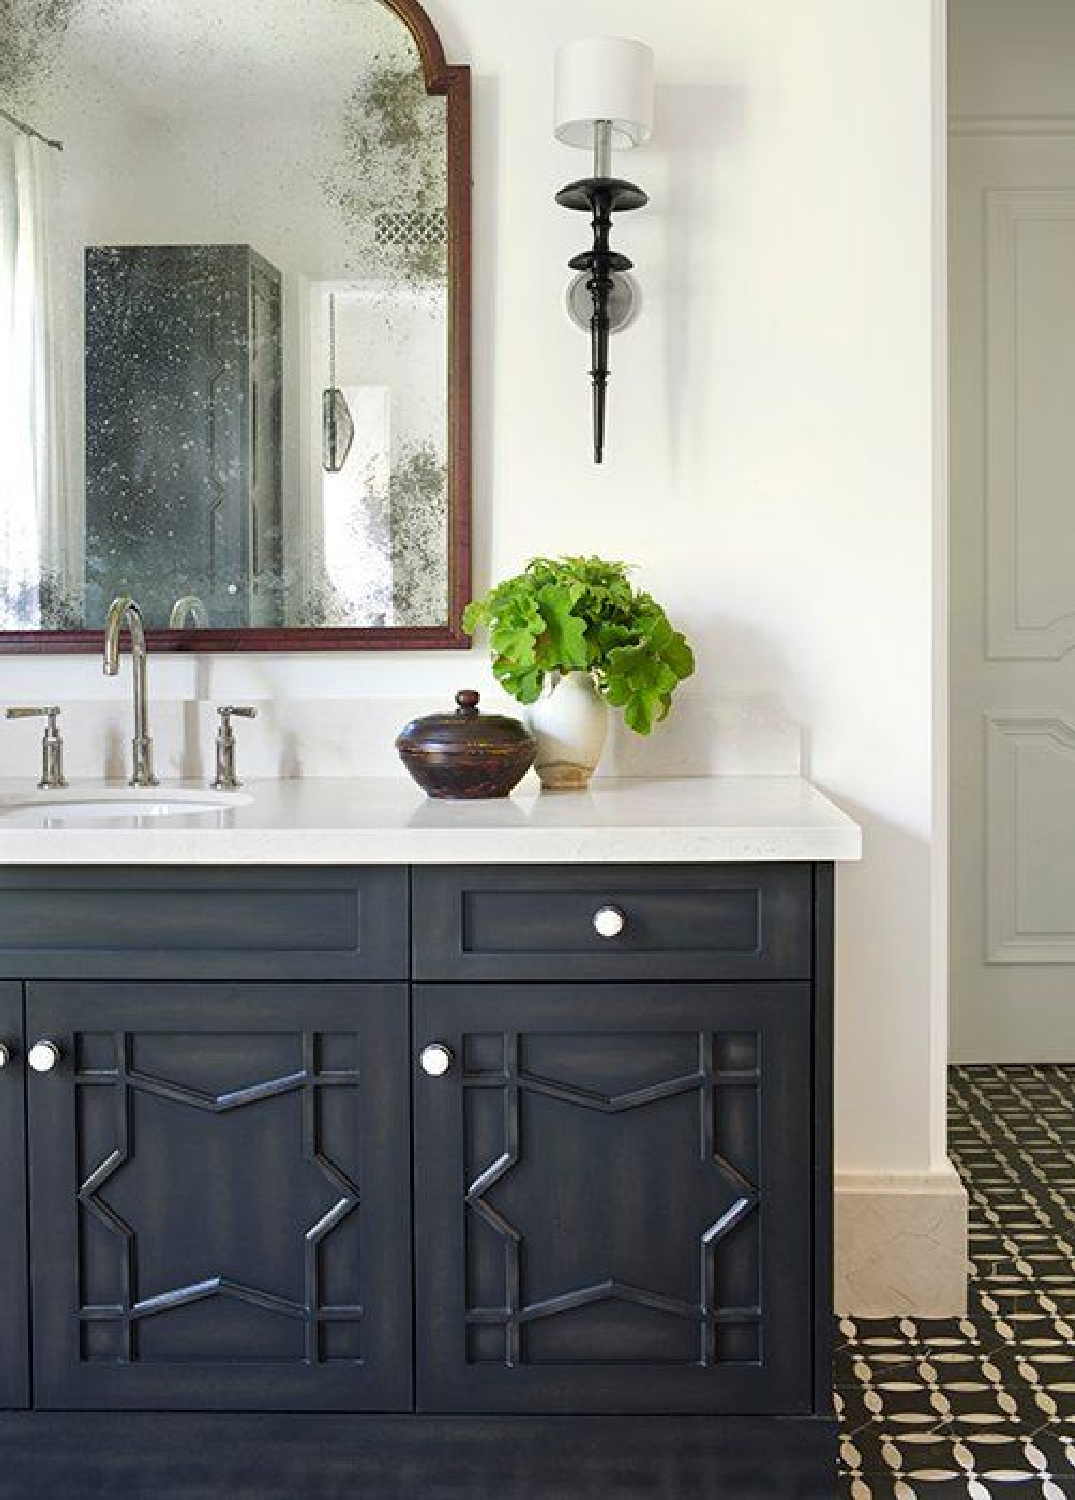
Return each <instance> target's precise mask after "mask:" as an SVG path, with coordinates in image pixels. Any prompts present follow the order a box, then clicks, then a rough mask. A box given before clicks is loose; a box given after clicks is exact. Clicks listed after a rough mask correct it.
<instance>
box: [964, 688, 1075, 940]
mask: <svg viewBox="0 0 1075 1500" xmlns="http://www.w3.org/2000/svg"><path fill="white" fill-rule="evenodd" d="M984 730H985V742H986V748H985V759H986V774H985V778H984V781H983V789H984V802H985V806H984V809H983V820H984V827H985V872H986V878H985V907H986V909H985V936H986V942H985V948H986V952H985V961H986V963H988V964H1071V963H1075V919H1073V920H1072V924H1071V926H1070V927H1061V926H1058V925H1056V924H1050V923H1049V922H1048V921H1047V920H1046V918H1045V917H1044V915H1043V916H1042V917H1040V918H1035V916H1034V899H1035V898H1034V891H1033V889H1032V873H1033V872H1032V867H1031V854H1032V852H1033V851H1034V849H1035V848H1038V849H1040V848H1041V840H1042V837H1043V835H1044V833H1045V832H1046V830H1045V829H1041V828H1039V829H1038V830H1037V836H1036V837H1035V830H1034V829H1033V828H1032V826H1031V822H1030V820H1031V818H1032V817H1033V808H1032V807H1031V805H1030V798H1031V795H1032V790H1033V788H1034V786H1035V785H1036V784H1038V783H1039V782H1040V778H1041V773H1042V766H1041V762H1040V752H1041V751H1042V750H1043V749H1045V750H1047V751H1048V752H1050V753H1051V754H1053V755H1055V756H1060V757H1062V758H1063V759H1064V760H1065V761H1070V764H1069V766H1068V771H1069V773H1070V778H1071V805H1072V806H1075V727H1073V726H1072V725H1071V724H1069V723H1067V721H1066V720H1064V719H1061V718H1057V717H1052V716H1049V717H1045V716H1040V717H1035V716H1022V717H1016V716H1010V717H1009V716H1005V715H999V714H998V715H993V714H986V715H985V716H984ZM1035 754H1036V755H1037V764H1033V763H1032V760H1031V757H1032V756H1034V755H1035ZM1057 816H1058V812H1057V810H1056V809H1055V808H1054V810H1053V813H1052V818H1053V819H1054V820H1055V818H1056V817H1057ZM1054 826H1055V825H1054ZM1073 830H1075V824H1073Z"/></svg>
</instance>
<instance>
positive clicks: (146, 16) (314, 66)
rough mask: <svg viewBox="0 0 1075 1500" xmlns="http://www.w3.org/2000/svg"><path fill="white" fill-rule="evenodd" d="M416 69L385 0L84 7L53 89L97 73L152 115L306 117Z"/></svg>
mask: <svg viewBox="0 0 1075 1500" xmlns="http://www.w3.org/2000/svg"><path fill="white" fill-rule="evenodd" d="M415 66H417V49H416V47H415V45H414V42H413V39H412V38H411V35H410V33H409V31H408V30H407V28H406V27H405V26H404V25H403V23H402V22H401V21H400V20H399V18H398V17H397V16H395V15H393V14H392V12H391V11H389V10H388V9H387V7H386V6H384V5H382V4H381V0H77V3H76V4H75V5H74V6H73V14H72V16H71V23H70V27H69V29H68V31H67V35H66V37H65V39H64V43H63V47H62V51H61V56H60V59H59V64H58V67H57V69H56V74H54V77H53V79H52V80H51V82H52V83H53V84H55V83H57V82H59V78H58V77H57V76H56V75H65V77H66V79H68V80H72V79H73V78H77V77H78V76H79V75H80V74H82V75H84V74H85V73H92V74H93V75H96V80H97V81H98V83H99V84H100V85H103V86H104V87H105V88H107V89H110V90H114V91H115V93H117V94H120V95H122V96H124V98H125V100H126V102H127V103H128V104H129V106H130V107H131V108H134V109H138V110H144V111H146V112H147V113H149V114H151V115H170V116H175V115H198V114H201V113H203V112H204V111H205V110H206V109H208V110H209V112H210V113H212V114H214V115H218V116H219V115H221V114H223V113H230V112H232V111H234V112H235V113H242V112H243V111H244V110H248V109H250V108H251V106H256V107H259V108H261V109H264V108H266V106H268V107H269V108H272V109H273V110H280V111H281V112H284V113H297V112H299V111H303V110H316V108H317V106H318V105H319V104H322V103H329V102H331V103H335V104H338V103H339V101H340V100H341V99H342V98H346V97H347V96H348V95H349V94H350V93H351V92H352V91H353V89H354V88H355V87H356V85H357V84H358V83H359V82H360V80H361V78H362V77H363V76H364V75H365V74H366V73H368V72H369V71H371V70H372V69H380V68H385V67H391V68H401V67H402V68H409V67H415Z"/></svg>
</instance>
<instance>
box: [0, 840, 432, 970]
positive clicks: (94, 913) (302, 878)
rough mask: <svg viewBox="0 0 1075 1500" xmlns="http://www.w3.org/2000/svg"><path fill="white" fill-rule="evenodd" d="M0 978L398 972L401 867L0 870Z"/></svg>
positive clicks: (401, 958)
mask: <svg viewBox="0 0 1075 1500" xmlns="http://www.w3.org/2000/svg"><path fill="white" fill-rule="evenodd" d="M0 975H2V976H4V977H11V978H19V979H38V978H82V979H117V978H121V979H280V980H290V979H304V980H314V979H404V978H406V977H407V872H406V870H403V869H381V868H373V869H365V868H363V869H359V870H354V869H339V870H337V869H319V870H314V869H291V868H289V869H275V870H268V869H260V868H257V869H247V868H243V869H238V868H231V869H191V870H174V869H161V868H153V869H113V868H109V869H99V868H94V869H89V868H60V869H47V870H46V869H38V870H21V869H20V870H6V871H4V872H3V873H0Z"/></svg>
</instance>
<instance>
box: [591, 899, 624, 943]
mask: <svg viewBox="0 0 1075 1500" xmlns="http://www.w3.org/2000/svg"><path fill="white" fill-rule="evenodd" d="M626 926H627V918H626V916H625V915H624V913H623V912H622V911H620V909H619V907H618V906H599V907H598V908H597V910H596V911H595V912H594V914H593V929H594V931H595V932H596V933H597V935H598V937H603V938H614V937H619V935H620V933H621V932H622V931H623V929H624V928H625V927H626Z"/></svg>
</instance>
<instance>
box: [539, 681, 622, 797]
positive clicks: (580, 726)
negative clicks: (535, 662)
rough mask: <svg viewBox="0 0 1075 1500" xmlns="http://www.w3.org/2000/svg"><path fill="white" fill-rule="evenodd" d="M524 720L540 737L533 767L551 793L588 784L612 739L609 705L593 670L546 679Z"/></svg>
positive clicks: (577, 788) (579, 787)
mask: <svg viewBox="0 0 1075 1500" xmlns="http://www.w3.org/2000/svg"><path fill="white" fill-rule="evenodd" d="M526 718H527V724H528V726H529V729H530V733H531V734H532V735H533V736H534V738H535V740H536V741H537V756H536V757H535V760H534V770H535V771H536V772H537V773H538V778H539V780H540V782H541V785H542V786H543V787H544V788H545V789H546V790H547V791H579V790H581V789H583V788H585V787H587V786H589V784H590V777H591V776H592V775H593V773H594V770H595V769H596V767H597V762H598V761H599V760H600V759H601V752H602V750H603V749H604V748H605V741H606V739H607V738H608V704H607V703H606V702H605V700H604V698H602V696H601V694H600V693H599V692H598V691H597V686H596V684H595V682H594V680H593V677H592V676H591V674H590V673H589V672H565V673H564V674H563V675H556V676H550V677H549V678H547V679H546V683H545V689H544V691H543V692H542V695H541V697H540V698H539V699H538V701H537V702H536V703H532V704H531V705H530V707H529V708H528V709H527V711H526Z"/></svg>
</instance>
